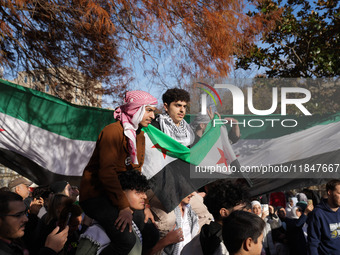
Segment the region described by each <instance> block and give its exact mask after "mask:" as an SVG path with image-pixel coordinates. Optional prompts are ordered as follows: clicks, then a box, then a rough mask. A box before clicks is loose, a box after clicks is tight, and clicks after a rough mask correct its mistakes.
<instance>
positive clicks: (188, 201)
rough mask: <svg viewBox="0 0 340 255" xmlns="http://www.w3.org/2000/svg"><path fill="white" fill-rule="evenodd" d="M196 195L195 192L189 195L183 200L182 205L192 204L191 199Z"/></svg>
mask: <svg viewBox="0 0 340 255" xmlns="http://www.w3.org/2000/svg"><path fill="white" fill-rule="evenodd" d="M194 195H195V193H194V192H192V193H190V194H189V195H187V196H186V197H185V198H183V199H182V201H181V205H182V206H183V205H188V204H189V203H190V200H191V198H192V197H193V196H194Z"/></svg>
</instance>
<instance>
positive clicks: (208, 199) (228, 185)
mask: <svg viewBox="0 0 340 255" xmlns="http://www.w3.org/2000/svg"><path fill="white" fill-rule="evenodd" d="M248 200H249V194H248V191H247V190H246V187H245V186H244V185H240V184H235V183H232V182H231V181H228V180H226V179H223V180H218V181H215V182H213V183H212V184H210V185H209V189H208V193H207V195H206V196H205V197H204V204H205V205H206V206H207V208H208V211H209V212H210V213H211V214H212V215H213V216H214V218H215V219H216V220H220V219H221V215H220V210H221V208H225V209H231V208H233V207H234V206H236V205H239V204H241V203H244V202H246V201H248Z"/></svg>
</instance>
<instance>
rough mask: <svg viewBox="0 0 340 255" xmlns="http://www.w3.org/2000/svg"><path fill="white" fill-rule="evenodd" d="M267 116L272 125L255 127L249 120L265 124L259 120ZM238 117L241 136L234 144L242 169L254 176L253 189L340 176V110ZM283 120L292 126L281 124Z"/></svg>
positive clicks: (294, 185)
mask: <svg viewBox="0 0 340 255" xmlns="http://www.w3.org/2000/svg"><path fill="white" fill-rule="evenodd" d="M269 119H271V121H270V122H269V123H270V124H269V125H263V126H261V127H257V128H255V127H249V125H248V124H249V123H250V122H249V121H252V123H254V120H256V121H257V124H259V123H260V124H261V122H259V121H258V120H261V121H262V123H263V122H266V121H267V122H268V121H269ZM273 119H275V124H273V123H274V122H272V120H273ZM238 120H239V122H240V127H241V133H242V136H241V137H242V139H240V141H239V142H237V143H236V144H234V145H233V146H232V147H233V149H234V151H235V154H236V155H238V160H239V162H240V164H241V169H243V170H244V173H246V174H247V175H248V177H249V178H251V180H252V182H253V187H252V188H251V190H250V193H251V195H254V196H256V195H259V194H265V193H270V192H274V191H288V190H291V189H297V188H304V187H308V186H312V185H319V184H322V183H325V182H326V181H327V180H329V179H334V178H335V179H339V178H340V113H334V114H324V115H313V116H300V117H292V116H280V115H275V116H273V115H271V116H266V117H262V118H261V117H257V116H255V117H254V116H242V117H239V118H238ZM292 120H294V122H293V121H292ZM285 122H286V123H289V122H290V124H289V126H294V127H288V126H286V125H282V123H285ZM295 124H296V126H295Z"/></svg>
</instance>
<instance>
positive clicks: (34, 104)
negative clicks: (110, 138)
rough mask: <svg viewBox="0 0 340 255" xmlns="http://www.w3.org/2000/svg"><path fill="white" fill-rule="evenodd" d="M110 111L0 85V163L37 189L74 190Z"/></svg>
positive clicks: (19, 87) (109, 120) (22, 88)
mask: <svg viewBox="0 0 340 255" xmlns="http://www.w3.org/2000/svg"><path fill="white" fill-rule="evenodd" d="M112 113H113V111H111V110H105V109H100V108H94V107H86V106H77V105H73V104H71V103H68V102H66V101H63V100H61V99H59V98H56V97H54V96H51V95H48V94H45V93H42V92H39V91H36V90H32V89H29V88H25V87H22V86H18V85H15V84H13V83H10V82H7V81H3V80H0V163H1V164H3V165H6V166H8V167H9V168H11V169H13V170H15V171H16V172H18V173H19V174H21V175H23V176H25V177H27V178H29V179H30V180H32V181H33V182H35V183H37V184H40V185H42V184H49V183H52V182H54V181H57V180H67V181H69V182H71V183H74V184H78V183H79V181H80V176H81V175H82V173H83V170H84V167H85V166H86V164H87V163H88V161H89V158H90V156H91V155H92V152H93V149H94V147H95V142H96V140H97V137H98V134H99V133H100V131H101V129H102V128H103V127H104V126H106V125H108V124H110V123H112V122H113V121H114V119H113V115H112Z"/></svg>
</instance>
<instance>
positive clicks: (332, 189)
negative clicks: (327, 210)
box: [326, 179, 340, 210]
mask: <svg viewBox="0 0 340 255" xmlns="http://www.w3.org/2000/svg"><path fill="white" fill-rule="evenodd" d="M326 192H327V197H328V198H327V203H328V205H329V206H330V207H331V209H334V210H337V209H338V208H339V207H340V179H334V180H331V181H329V182H327V184H326Z"/></svg>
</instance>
